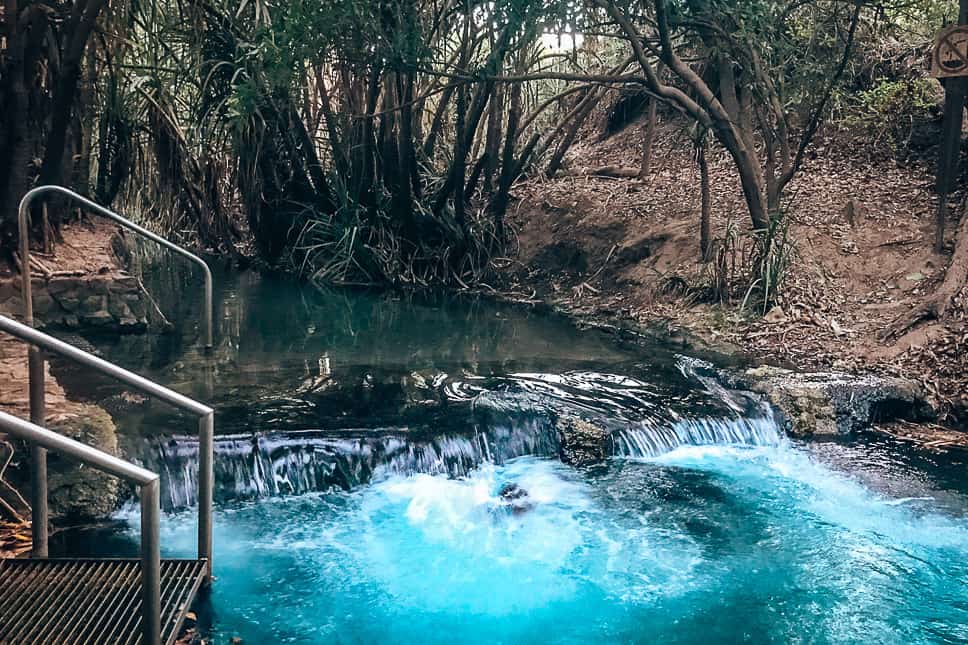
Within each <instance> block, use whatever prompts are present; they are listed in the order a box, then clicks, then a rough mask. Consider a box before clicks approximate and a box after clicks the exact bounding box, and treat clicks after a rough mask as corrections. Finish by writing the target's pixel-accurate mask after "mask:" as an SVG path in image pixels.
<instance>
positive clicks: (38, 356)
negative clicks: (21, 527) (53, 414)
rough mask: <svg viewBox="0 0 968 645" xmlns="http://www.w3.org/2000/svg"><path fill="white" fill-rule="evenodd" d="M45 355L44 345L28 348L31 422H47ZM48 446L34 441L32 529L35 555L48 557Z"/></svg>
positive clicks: (31, 468)
mask: <svg viewBox="0 0 968 645" xmlns="http://www.w3.org/2000/svg"><path fill="white" fill-rule="evenodd" d="M45 371H46V370H45V368H44V355H43V353H41V351H40V348H39V347H36V346H34V345H31V346H30V347H29V348H28V349H27V375H28V391H29V399H30V421H31V422H32V423H35V424H37V425H39V426H43V425H44V421H45V417H46V416H47V413H46V401H45V384H44V374H45ZM47 523H48V515H47V449H46V448H43V447H42V446H38V445H37V444H35V443H31V444H30V532H31V556H32V557H35V558H46V557H47V554H48V549H47Z"/></svg>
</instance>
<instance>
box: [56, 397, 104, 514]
mask: <svg viewBox="0 0 968 645" xmlns="http://www.w3.org/2000/svg"><path fill="white" fill-rule="evenodd" d="M49 427H50V429H51V430H54V431H56V432H60V433H61V434H63V435H65V436H67V437H70V438H72V439H76V440H77V441H80V442H81V443H83V444H85V445H88V446H91V447H94V448H97V449H98V450H103V451H104V452H107V453H110V454H112V455H117V454H118V436H117V432H116V429H115V426H114V422H113V421H112V420H111V417H110V416H109V415H108V413H107V412H105V411H104V410H102V409H101V408H99V407H96V406H93V405H82V406H80V407H79V408H78V409H77V410H76V411H74V412H72V413H70V414H67V415H64V416H63V418H60V419H55V420H54V421H52V422H51V423H50V424H49ZM47 478H48V484H47V485H48V501H49V503H50V512H51V515H52V516H54V517H60V518H63V519H64V520H66V521H68V522H79V521H80V522H83V521H91V520H102V519H104V518H106V517H108V516H109V515H111V513H113V512H114V511H115V509H117V507H118V503H119V501H120V495H121V490H122V489H121V486H122V484H121V482H120V481H119V480H118V479H117V478H116V477H113V476H111V475H108V474H107V473H104V472H102V471H100V470H97V469H95V468H92V467H90V466H87V465H84V464H79V463H78V462H76V461H71V460H69V459H67V458H66V457H63V456H61V455H58V454H56V453H53V452H50V453H48V455H47Z"/></svg>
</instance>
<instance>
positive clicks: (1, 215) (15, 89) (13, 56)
mask: <svg viewBox="0 0 968 645" xmlns="http://www.w3.org/2000/svg"><path fill="white" fill-rule="evenodd" d="M19 16H20V14H19V11H18V3H17V0H6V2H5V3H4V19H5V20H6V21H7V52H6V55H7V65H6V69H5V73H4V77H5V79H4V80H5V81H6V88H5V89H6V91H5V92H4V94H6V105H5V109H4V117H3V118H4V121H5V124H4V125H5V129H6V132H5V136H4V142H5V149H4V150H2V151H0V153H2V154H0V222H2V226H0V246H2V247H3V248H6V249H13V248H14V247H15V246H16V245H15V244H12V242H13V240H14V239H15V238H16V235H17V207H18V205H19V203H20V199H21V198H22V197H23V194H24V193H25V192H26V191H27V187H28V186H29V183H30V177H29V173H28V168H29V163H30V157H31V155H30V145H29V143H30V139H29V136H28V133H29V132H30V130H31V129H30V128H29V127H28V125H27V85H26V81H25V77H26V70H25V65H26V62H25V42H24V41H25V40H26V38H25V35H24V34H23V33H22V30H21V28H20V25H19V24H18V20H17V18H18V17H19Z"/></svg>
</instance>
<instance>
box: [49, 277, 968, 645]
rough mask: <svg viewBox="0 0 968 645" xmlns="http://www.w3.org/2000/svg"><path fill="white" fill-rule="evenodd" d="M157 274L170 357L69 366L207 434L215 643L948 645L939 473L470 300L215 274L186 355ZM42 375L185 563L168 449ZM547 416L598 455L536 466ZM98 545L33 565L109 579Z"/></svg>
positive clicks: (181, 477) (191, 481) (955, 532)
mask: <svg viewBox="0 0 968 645" xmlns="http://www.w3.org/2000/svg"><path fill="white" fill-rule="evenodd" d="M163 277H165V278H166V279H167V280H169V281H170V283H168V284H167V285H166V284H165V282H164V280H161V281H160V282H159V281H157V280H156V281H154V282H152V281H150V280H149V283H148V284H149V288H150V289H152V291H153V292H154V293H155V294H156V297H157V299H158V300H159V304H160V306H161V307H162V309H163V310H165V311H166V313H168V314H169V316H171V317H172V318H173V319H177V320H180V321H181V323H180V326H179V327H178V328H177V329H176V330H175V332H174V333H172V334H168V335H162V336H159V335H150V336H143V337H140V336H126V337H92V338H91V339H90V342H91V343H92V345H93V346H94V347H95V348H96V349H97V350H98V351H100V352H101V353H102V354H103V355H105V356H106V357H107V358H110V359H111V360H114V361H117V362H119V363H120V364H121V365H123V366H126V367H129V368H131V369H134V370H136V371H139V372H141V373H144V374H146V375H148V376H151V377H152V378H155V379H156V380H158V381H160V382H162V383H165V384H167V385H169V386H171V387H174V388H176V389H178V390H180V391H182V392H185V393H186V394H189V395H193V396H196V397H199V398H201V399H203V400H205V401H208V402H211V403H212V404H214V405H215V407H216V409H217V415H216V427H217V430H218V432H219V437H218V439H217V441H216V460H215V474H216V496H217V515H216V518H215V574H216V576H217V579H216V581H215V583H214V585H213V588H212V590H211V594H210V595H209V599H208V601H207V603H206V604H205V605H203V606H201V607H199V608H198V614H199V617H200V619H201V624H202V626H203V627H204V628H205V630H206V634H207V635H208V636H210V637H211V638H212V639H213V640H214V641H215V642H216V643H227V642H228V641H229V639H230V638H231V637H234V636H239V637H242V638H243V640H244V642H245V643H248V644H252V643H277V642H282V643H328V642H335V643H588V642H607V643H613V642H614V643H646V642H648V643H651V642H659V643H700V644H704V645H705V644H708V643H720V642H752V643H856V642H864V643H955V642H968V478H966V473H968V463H966V461H965V459H964V458H962V457H956V456H947V457H943V456H935V455H930V454H928V453H919V452H914V451H911V450H909V449H906V448H904V447H901V446H898V445H896V444H894V443H891V442H889V441H887V440H884V439H872V438H870V437H860V438H854V439H851V440H839V441H826V442H816V441H815V442H808V443H795V442H791V441H788V440H786V439H784V438H783V437H782V432H780V430H779V428H778V427H777V426H776V424H775V422H774V421H773V420H772V418H771V416H770V414H769V412H768V410H766V409H765V408H764V407H763V406H762V404H760V403H758V402H757V401H756V400H755V398H754V397H751V396H750V395H748V394H744V393H740V392H730V391H727V390H726V389H724V388H723V386H722V385H721V384H720V383H719V381H718V380H717V378H716V372H715V370H714V369H713V368H712V367H711V366H709V365H706V364H703V363H701V362H698V361H695V360H693V359H690V358H687V357H684V356H681V355H679V354H678V350H676V349H673V348H670V347H664V346H662V345H659V344H651V345H649V344H645V345H642V344H633V345H630V344H627V343H624V344H623V343H620V342H617V341H616V339H615V338H613V337H612V336H609V335H607V334H601V333H597V332H591V331H580V330H577V329H575V328H574V327H572V326H571V325H570V324H568V323H567V321H564V320H562V319H560V318H556V317H553V316H549V315H547V314H542V313H539V312H534V311H531V310H527V309H520V308H515V307H508V306H501V305H495V304H494V303H489V302H487V301H481V300H474V299H470V300H467V299H463V300H461V299H453V298H446V297H441V296H436V297H433V296H430V297H423V296H421V297H409V296H399V295H394V294H384V293H373V292H325V293H324V292H319V291H316V290H314V289H312V288H311V287H308V286H306V285H297V284H294V283H292V282H290V281H287V280H285V279H284V278H280V277H267V276H260V275H258V274H254V273H245V272H243V273H239V272H233V271H230V270H225V269H224V268H222V269H218V268H217V271H216V277H217V281H216V286H217V289H216V294H215V295H216V305H217V312H218V313H217V320H218V330H217V334H216V341H217V342H216V348H215V351H214V352H213V354H212V355H211V356H204V355H202V354H201V353H199V351H198V345H197V339H198V329H199V326H198V317H197V313H198V311H197V303H196V299H194V298H188V297H186V296H185V294H188V293H192V294H194V293H196V292H197V287H198V285H197V283H194V282H192V281H191V280H190V279H188V278H184V277H181V278H180V277H178V276H173V275H169V274H164V276H163ZM182 314H184V317H182ZM55 368H56V369H57V370H58V371H59V378H61V382H62V383H66V384H67V385H68V386H69V388H70V389H71V390H72V391H73V392H74V393H75V394H77V393H80V394H82V395H85V396H88V397H91V398H94V399H96V400H99V401H101V402H102V403H103V404H104V405H105V406H106V407H107V408H108V409H109V410H110V411H111V412H112V414H113V415H114V417H115V419H116V421H117V424H118V427H119V429H120V430H121V432H122V433H123V434H122V437H121V439H122V441H121V443H122V446H124V449H125V451H126V454H127V455H129V456H132V457H134V458H137V459H140V460H142V461H143V462H144V463H145V464H146V465H147V466H148V467H150V468H152V469H153V470H155V471H157V472H159V473H160V474H161V477H162V489H163V490H162V501H163V504H164V505H165V508H166V509H167V510H172V511H174V512H173V513H172V514H170V515H168V516H167V517H166V518H165V519H164V521H163V525H162V531H163V535H162V545H163V548H164V551H165V554H166V555H167V556H182V557H193V556H194V555H195V551H194V548H195V520H194V511H193V510H192V509H191V508H190V507H191V506H192V504H193V503H194V500H195V495H196V490H197V486H196V482H195V470H196V468H197V442H196V441H195V439H194V438H193V437H192V436H191V434H190V433H191V427H192V426H191V425H190V423H189V424H186V423H185V421H186V420H185V419H184V418H183V417H179V416H178V415H176V414H173V413H172V412H171V411H170V410H169V409H167V408H165V407H164V406H161V405H157V404H152V403H149V402H139V401H138V400H137V399H136V398H132V397H126V396H123V395H122V393H121V392H119V391H118V389H117V387H116V386H115V385H113V384H111V383H109V382H107V381H102V380H99V379H95V378H91V376H90V375H88V374H73V375H72V373H71V372H70V371H69V367H68V366H65V365H55ZM72 376H73V378H72ZM562 415H572V416H580V417H583V418H585V419H587V420H591V421H593V422H595V423H596V424H597V425H599V426H600V427H602V428H605V429H607V430H608V431H609V432H610V435H611V441H610V442H609V449H610V451H611V453H612V454H613V455H614V456H613V457H611V458H610V459H608V460H607V462H606V463H605V464H602V465H598V466H594V467H590V468H582V469H576V468H571V467H568V466H565V465H563V464H562V463H561V462H560V461H558V460H557V459H556V458H555V457H556V456H557V454H558V448H559V446H558V438H557V433H556V430H555V423H556V419H558V418H560V417H561V416H562ZM510 484H514V485H516V486H517V487H518V489H519V490H523V491H526V496H525V497H524V498H519V499H518V500H516V501H515V504H517V509H515V507H514V506H512V505H511V503H510V502H509V501H508V500H507V499H505V498H503V497H502V495H501V491H502V489H504V488H505V487H506V486H508V485H510ZM186 507H189V508H187V509H186ZM121 519H122V522H121V526H120V527H119V528H117V529H115V530H108V531H104V530H103V529H99V530H96V531H93V532H91V533H90V534H87V535H86V536H85V534H84V533H83V532H73V533H64V534H59V535H57V536H55V539H54V546H53V548H54V549H55V551H56V550H57V549H60V551H61V552H63V553H65V554H67V553H69V554H73V555H97V554H99V553H101V554H110V555H117V554H118V553H120V552H124V551H127V552H128V553H130V554H134V553H136V551H137V545H138V541H137V534H136V532H135V531H136V528H137V526H138V522H137V518H136V517H133V518H126V516H125V515H124V514H122V516H121ZM58 540H60V541H61V544H60V545H58Z"/></svg>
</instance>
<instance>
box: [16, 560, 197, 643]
mask: <svg viewBox="0 0 968 645" xmlns="http://www.w3.org/2000/svg"><path fill="white" fill-rule="evenodd" d="M205 569H206V562H205V561H204V560H162V561H161V626H162V633H161V642H162V643H173V642H174V641H175V639H176V638H177V637H178V631H179V630H180V629H181V625H182V622H183V621H184V620H185V614H187V613H188V610H189V609H190V608H191V605H192V602H193V601H194V600H195V596H196V595H197V594H198V590H199V589H200V588H201V585H202V581H203V579H204V577H205ZM141 639H142V632H141V564H140V561H139V560H67V559H50V560H0V644H2V645H20V644H21V643H38V644H39V643H45V644H47V643H49V644H51V645H53V644H55V643H56V644H57V645H61V644H64V645H66V644H68V643H72V644H73V643H78V644H80V643H97V644H99V645H100V644H108V643H110V644H111V645H114V644H115V643H117V644H121V643H130V644H135V643H140V642H141Z"/></svg>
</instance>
